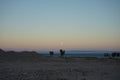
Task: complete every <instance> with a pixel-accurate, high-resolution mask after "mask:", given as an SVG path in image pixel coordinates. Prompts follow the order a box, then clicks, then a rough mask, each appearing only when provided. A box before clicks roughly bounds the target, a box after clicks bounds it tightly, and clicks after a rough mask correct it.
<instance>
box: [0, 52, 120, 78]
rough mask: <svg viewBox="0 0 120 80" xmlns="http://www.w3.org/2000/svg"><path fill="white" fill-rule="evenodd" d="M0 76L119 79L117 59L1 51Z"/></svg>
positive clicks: (119, 72)
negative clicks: (5, 52)
mask: <svg viewBox="0 0 120 80" xmlns="http://www.w3.org/2000/svg"><path fill="white" fill-rule="evenodd" d="M0 80H120V62H119V61H114V60H110V59H108V60H99V59H93V60H86V59H81V58H55V57H44V56H41V55H38V54H35V55H34V54H6V55H3V54H2V55H0Z"/></svg>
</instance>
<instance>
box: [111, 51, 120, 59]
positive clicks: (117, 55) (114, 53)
mask: <svg viewBox="0 0 120 80" xmlns="http://www.w3.org/2000/svg"><path fill="white" fill-rule="evenodd" d="M119 56H120V53H119V52H113V53H112V57H113V58H115V57H116V58H118V57H119Z"/></svg>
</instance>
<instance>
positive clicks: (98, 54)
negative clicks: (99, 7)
mask: <svg viewBox="0 0 120 80" xmlns="http://www.w3.org/2000/svg"><path fill="white" fill-rule="evenodd" d="M112 52H114V51H66V53H65V57H96V58H104V53H109V54H110V55H111V53H112ZM43 55H45V56H49V52H44V53H43ZM54 56H55V57H58V56H60V53H59V52H54Z"/></svg>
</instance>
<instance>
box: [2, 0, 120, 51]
mask: <svg viewBox="0 0 120 80" xmlns="http://www.w3.org/2000/svg"><path fill="white" fill-rule="evenodd" d="M0 48H2V49H14V50H15V49H16V50H25V49H26V50H50V49H52V50H57V49H60V48H63V49H80V50H81V49H82V50H83V49H89V50H90V49H92V50H93V49H95V50H96V49H97V50H98V49H99V50H101V49H102V50H120V0H0Z"/></svg>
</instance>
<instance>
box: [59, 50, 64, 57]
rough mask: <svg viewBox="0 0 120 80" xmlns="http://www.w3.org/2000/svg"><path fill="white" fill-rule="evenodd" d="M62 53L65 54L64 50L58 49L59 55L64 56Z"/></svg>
mask: <svg viewBox="0 0 120 80" xmlns="http://www.w3.org/2000/svg"><path fill="white" fill-rule="evenodd" d="M64 55H65V50H62V49H60V56H61V57H64Z"/></svg>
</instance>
